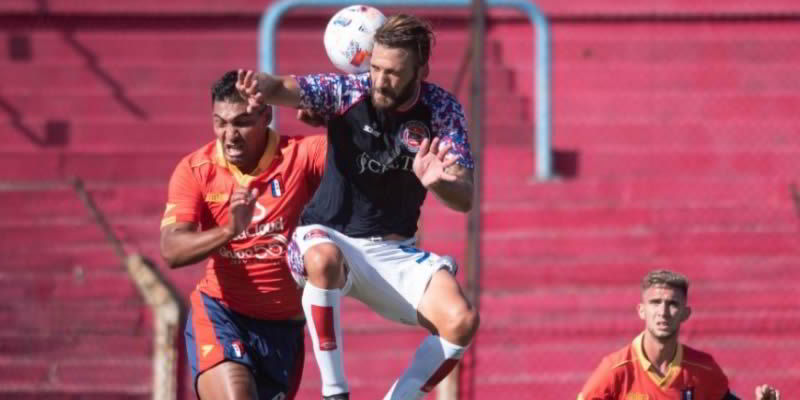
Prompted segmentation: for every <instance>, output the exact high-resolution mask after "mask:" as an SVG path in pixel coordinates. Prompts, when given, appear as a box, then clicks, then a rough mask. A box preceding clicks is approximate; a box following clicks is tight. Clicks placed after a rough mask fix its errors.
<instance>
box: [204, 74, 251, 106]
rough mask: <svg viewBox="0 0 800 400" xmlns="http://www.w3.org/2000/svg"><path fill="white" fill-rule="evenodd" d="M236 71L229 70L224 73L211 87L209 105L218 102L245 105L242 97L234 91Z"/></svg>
mask: <svg viewBox="0 0 800 400" xmlns="http://www.w3.org/2000/svg"><path fill="white" fill-rule="evenodd" d="M236 77H237V71H235V70H231V71H228V72H226V73H224V74H223V75H222V76H221V77H220V78H219V79H217V81H216V82H214V84H213V85H211V104H214V103H216V102H218V101H228V102H231V103H245V100H244V98H243V97H242V95H240V94H239V91H238V90H236Z"/></svg>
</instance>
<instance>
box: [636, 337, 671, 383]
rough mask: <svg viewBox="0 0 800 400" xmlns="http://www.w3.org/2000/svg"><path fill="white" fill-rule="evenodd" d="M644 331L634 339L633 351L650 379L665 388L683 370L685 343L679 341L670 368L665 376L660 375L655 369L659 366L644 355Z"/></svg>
mask: <svg viewBox="0 0 800 400" xmlns="http://www.w3.org/2000/svg"><path fill="white" fill-rule="evenodd" d="M643 345H644V332H642V333H640V334H639V336H637V337H636V338H635V339H633V351H634V353H635V354H636V358H638V359H639V364H640V365H641V366H642V369H643V370H644V371H645V372H647V375H648V376H649V377H650V380H652V381H653V383H655V384H656V385H658V386H659V387H661V388H665V387H667V386H669V385H670V384H671V383H672V382H673V381H674V380H675V378H677V377H678V374H679V372H680V370H681V362H682V361H683V345H681V344H680V343H678V350H677V351H675V357H673V358H672V361H670V362H669V370H668V371H667V374H666V375H664V377H660V376H658V374H656V373H655V372H653V371H655V370H656V369H657V367H656V366H655V365H653V363H652V362H650V360H648V359H647V357H646V356H645V355H644V347H642V346H643Z"/></svg>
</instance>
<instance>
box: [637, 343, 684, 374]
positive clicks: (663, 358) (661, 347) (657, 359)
mask: <svg viewBox="0 0 800 400" xmlns="http://www.w3.org/2000/svg"><path fill="white" fill-rule="evenodd" d="M642 351H643V352H644V356H645V357H647V359H648V360H649V361H650V363H652V364H653V366H654V367H655V368H656V369H657V370H658V371H659V372H660V373H661V374H662V376H663V375H665V374H666V373H667V372H668V371H669V364H670V362H672V360H673V359H674V358H675V354H676V353H677V351H678V335H675V336H673V337H671V338H669V339H666V340H663V341H662V340H659V339H657V338H655V337H653V336H651V335H649V334H647V333H645V334H644V337H643V338H642Z"/></svg>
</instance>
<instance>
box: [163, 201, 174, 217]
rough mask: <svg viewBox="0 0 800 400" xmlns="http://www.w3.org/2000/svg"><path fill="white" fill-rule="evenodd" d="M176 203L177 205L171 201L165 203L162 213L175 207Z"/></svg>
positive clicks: (165, 213)
mask: <svg viewBox="0 0 800 400" xmlns="http://www.w3.org/2000/svg"><path fill="white" fill-rule="evenodd" d="M176 205H177V204H173V203H167V207H166V208H165V209H164V215H167V213H168V212H169V210H172V209H173V208H175V206H176Z"/></svg>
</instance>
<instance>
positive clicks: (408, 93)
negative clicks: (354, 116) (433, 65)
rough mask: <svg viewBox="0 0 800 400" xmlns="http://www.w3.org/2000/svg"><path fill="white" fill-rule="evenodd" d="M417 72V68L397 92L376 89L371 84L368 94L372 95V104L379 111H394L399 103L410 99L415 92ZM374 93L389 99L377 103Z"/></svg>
mask: <svg viewBox="0 0 800 400" xmlns="http://www.w3.org/2000/svg"><path fill="white" fill-rule="evenodd" d="M418 73H419V71H418V70H415V71H414V76H412V77H411V80H410V81H408V83H407V84H406V86H405V87H404V88H402V89H401V90H400V92H399V93H395V92H394V91H393V90H391V89H383V90H381V89H378V88H376V87H375V86H373V87H372V88H371V90H370V92H371V93H370V96H371V97H372V105H373V106H375V108H376V109H378V110H379V111H395V110H397V109H398V108H399V107H400V106H401V105H403V104H405V103H406V102H408V101H409V100H411V98H412V97H414V95H416V94H417V86H418V85H417V74H418ZM375 93H380V94H381V95H383V97H385V98H387V99H389V100H390V101H389V104H386V105H382V104H378V103H377V102H376V101H375Z"/></svg>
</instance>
